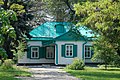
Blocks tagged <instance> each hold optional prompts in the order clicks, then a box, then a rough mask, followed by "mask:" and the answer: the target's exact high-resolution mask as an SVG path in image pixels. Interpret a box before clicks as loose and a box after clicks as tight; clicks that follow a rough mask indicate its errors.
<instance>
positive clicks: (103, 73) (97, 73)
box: [65, 67, 120, 80]
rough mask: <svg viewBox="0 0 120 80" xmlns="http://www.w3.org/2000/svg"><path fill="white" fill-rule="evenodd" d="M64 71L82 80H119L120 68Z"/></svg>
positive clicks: (87, 68) (89, 68)
mask: <svg viewBox="0 0 120 80" xmlns="http://www.w3.org/2000/svg"><path fill="white" fill-rule="evenodd" d="M65 71H67V72H68V73H70V74H71V75H73V76H75V77H77V78H80V79H82V80H120V68H109V69H108V70H104V69H99V68H91V67H86V68H85V70H68V69H65Z"/></svg>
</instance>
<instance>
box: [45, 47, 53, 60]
mask: <svg viewBox="0 0 120 80" xmlns="http://www.w3.org/2000/svg"><path fill="white" fill-rule="evenodd" d="M46 58H47V59H54V58H55V48H54V46H47V47H46Z"/></svg>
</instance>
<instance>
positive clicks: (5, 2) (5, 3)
mask: <svg viewBox="0 0 120 80" xmlns="http://www.w3.org/2000/svg"><path fill="white" fill-rule="evenodd" d="M3 1H4V5H3V8H4V9H5V10H7V8H8V6H7V3H8V0H3Z"/></svg>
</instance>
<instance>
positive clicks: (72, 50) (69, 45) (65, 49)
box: [65, 45, 73, 57]
mask: <svg viewBox="0 0 120 80" xmlns="http://www.w3.org/2000/svg"><path fill="white" fill-rule="evenodd" d="M67 46H72V55H71V56H70V52H69V56H68V55H67ZM65 56H66V57H73V45H65Z"/></svg>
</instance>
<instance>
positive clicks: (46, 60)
mask: <svg viewBox="0 0 120 80" xmlns="http://www.w3.org/2000/svg"><path fill="white" fill-rule="evenodd" d="M54 62H55V60H54V59H45V58H40V59H30V58H27V52H25V54H24V55H23V57H21V58H20V59H18V64H20V63H21V64H25V63H54Z"/></svg>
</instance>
